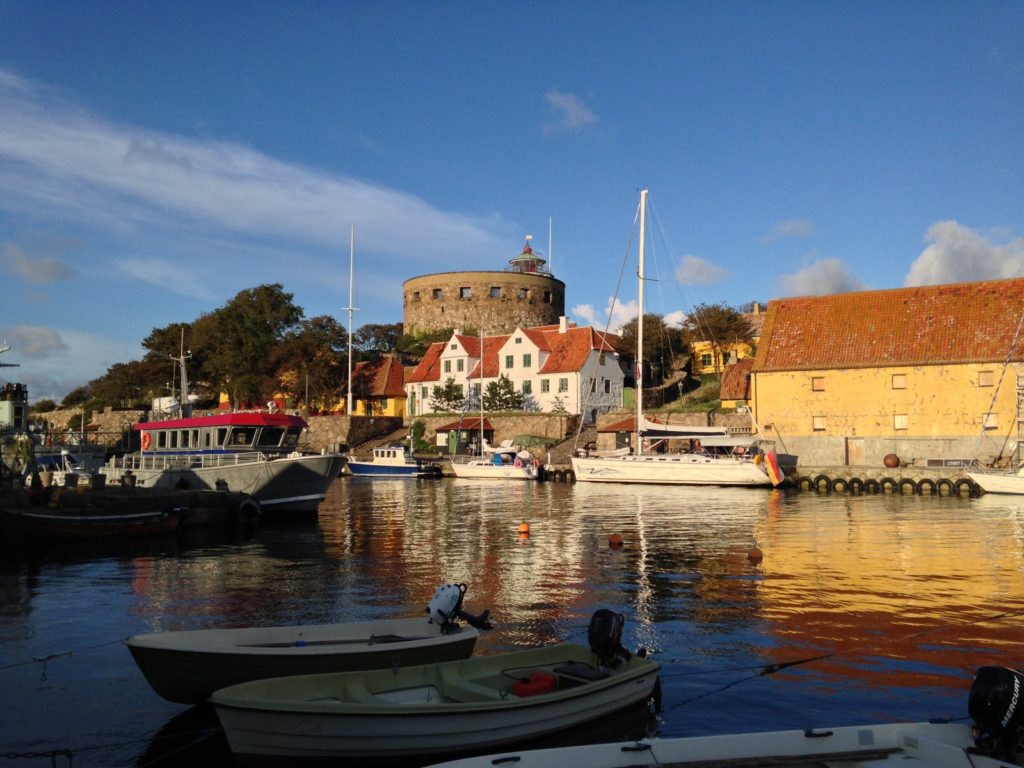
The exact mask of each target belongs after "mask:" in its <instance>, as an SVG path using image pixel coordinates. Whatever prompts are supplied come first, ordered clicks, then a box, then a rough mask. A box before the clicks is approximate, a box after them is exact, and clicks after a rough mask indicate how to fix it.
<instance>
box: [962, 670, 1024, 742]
mask: <svg viewBox="0 0 1024 768" xmlns="http://www.w3.org/2000/svg"><path fill="white" fill-rule="evenodd" d="M967 712H968V714H970V716H971V717H972V718H973V719H974V722H975V724H976V727H977V735H976V737H975V740H974V741H975V745H976V746H977V748H978V750H979V751H980V752H982V753H983V754H986V755H989V756H991V757H994V758H996V759H998V760H1012V759H1013V757H1014V752H1015V751H1016V750H1019V749H1021V740H1022V738H1024V729H1022V727H1021V726H1022V724H1024V675H1022V674H1021V673H1020V672H1018V671H1016V670H1014V669H1010V668H1008V667H981V668H979V669H978V671H977V673H976V674H975V675H974V682H973V683H971V693H970V697H969V698H968V699H967Z"/></svg>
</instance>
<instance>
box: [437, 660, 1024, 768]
mask: <svg viewBox="0 0 1024 768" xmlns="http://www.w3.org/2000/svg"><path fill="white" fill-rule="evenodd" d="M1021 688H1024V676H1022V675H1021V674H1020V673H1019V672H1016V671H1014V670H1011V669H1006V668H1004V667H982V668H981V669H979V670H978V674H977V676H976V677H975V681H974V684H973V685H972V686H971V694H970V698H969V705H968V709H969V711H970V714H971V716H972V717H973V718H974V720H975V724H974V726H973V727H972V726H969V725H966V724H964V723H886V724H881V725H853V726H844V727H841V728H815V729H811V730H794V731H775V732H768V733H733V734H727V735H721V736H694V737H685V738H677V739H659V738H652V739H643V740H641V741H632V742H621V743H617V744H591V745H585V746H576V747H559V748H553V749H537V750H524V751H517V752H502V753H495V754H491V755H486V756H480V757H471V758H466V759H462V760H453V761H450V762H446V763H438V764H436V765H435V766H433V768H494V767H496V766H512V767H513V768H566V766H587V768H640V767H641V766H654V765H658V766H676V767H677V768H685V767H686V766H692V767H693V768H726V767H727V766H728V767H729V768H734V767H738V766H742V768H760V767H761V766H764V767H765V768H767V767H768V766H771V767H772V768H780V767H781V766H785V767H787V768H795V766H800V767H801V768H837V767H838V766H849V767H850V768H853V767H854V766H861V767H865V766H876V767H877V768H881V767H882V766H892V768H1009V766H1020V765H1024V749H1022V746H1024V745H1022V743H1021V742H1022V738H1024V734H1022V732H1021V730H1020V728H1021V723H1022V720H1024V699H1022V696H1021Z"/></svg>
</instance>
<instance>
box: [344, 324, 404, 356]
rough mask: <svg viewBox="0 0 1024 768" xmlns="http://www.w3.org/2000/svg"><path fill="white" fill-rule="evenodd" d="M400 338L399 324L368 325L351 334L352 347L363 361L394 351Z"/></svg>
mask: <svg viewBox="0 0 1024 768" xmlns="http://www.w3.org/2000/svg"><path fill="white" fill-rule="evenodd" d="M401 338H402V324H401V323H389V324H387V325H381V324H379V323H368V324H366V325H363V326H360V328H359V330H358V331H356V332H355V333H354V334H352V345H353V346H354V347H355V348H356V350H358V351H359V354H360V355H361V356H362V357H363V359H364V360H365V359H373V358H377V357H380V356H381V355H386V354H388V353H389V352H394V351H396V350H397V349H398V342H399V340H400V339H401Z"/></svg>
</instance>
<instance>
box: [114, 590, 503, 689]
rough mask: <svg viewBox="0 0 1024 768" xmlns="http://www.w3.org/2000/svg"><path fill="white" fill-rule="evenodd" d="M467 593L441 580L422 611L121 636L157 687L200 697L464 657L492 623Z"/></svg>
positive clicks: (151, 684)
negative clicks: (277, 680) (467, 600)
mask: <svg viewBox="0 0 1024 768" xmlns="http://www.w3.org/2000/svg"><path fill="white" fill-rule="evenodd" d="M465 593H466V586H465V585H464V584H445V585H442V586H441V587H439V588H438V589H437V591H436V592H435V594H434V597H433V598H432V599H431V601H430V605H429V606H428V607H427V616H426V617H425V618H424V617H420V618H409V619H381V620H377V621H356V622H347V623H339V624H310V625H301V626H283V627H242V628H237V629H196V630H184V631H180V632H157V633H153V634H145V635H135V636H134V637H130V638H128V640H126V641H125V642H126V644H127V646H128V650H129V651H130V652H131V654H132V658H133V659H135V663H136V664H137V665H138V667H139V669H140V670H141V671H142V674H143V675H144V676H145V677H146V680H147V682H149V684H150V687H152V688H153V690H154V691H156V693H157V694H159V695H160V696H162V697H163V698H165V699H167V700H169V701H176V702H180V703H182V704H201V703H203V702H204V701H206V700H207V699H208V698H210V695H211V694H212V693H213V692H214V691H216V690H217V689H219V688H226V687H228V686H232V685H237V684H239V683H244V682H248V681H250V680H261V679H264V678H271V677H282V676H289V675H312V674H318V673H324V672H341V671H347V670H363V669H381V668H391V667H392V666H394V665H399V666H410V665H417V664H427V663H430V662H439V661H449V660H453V659H463V658H467V657H469V656H470V655H471V654H472V653H473V648H474V646H475V645H476V641H477V639H478V638H479V636H480V633H479V631H478V630H479V629H486V628H489V627H490V626H491V625H490V621H489V613H488V612H485V613H484V614H481V615H480V616H474V615H472V614H469V613H466V612H465V611H463V610H462V602H463V597H464V595H465ZM460 619H462V620H464V621H467V622H469V624H467V625H466V626H463V625H462V624H460V623H459V620H460Z"/></svg>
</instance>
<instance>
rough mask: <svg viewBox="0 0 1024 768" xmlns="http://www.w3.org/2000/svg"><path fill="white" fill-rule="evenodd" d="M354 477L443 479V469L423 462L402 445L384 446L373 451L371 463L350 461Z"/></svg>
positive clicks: (350, 469) (349, 466) (349, 464)
mask: <svg viewBox="0 0 1024 768" xmlns="http://www.w3.org/2000/svg"><path fill="white" fill-rule="evenodd" d="M348 471H349V472H350V473H351V474H352V475H353V476H354V477H383V478H387V477H441V468H440V467H439V466H438V465H437V464H434V463H432V462H429V461H422V460H420V459H417V458H416V457H415V456H413V455H412V453H410V452H409V451H408V450H407V449H406V448H405V447H404V446H402V445H383V446H378V447H377V448H374V449H373V459H372V460H371V461H357V460H353V459H349V460H348Z"/></svg>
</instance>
